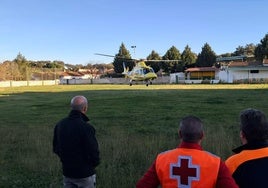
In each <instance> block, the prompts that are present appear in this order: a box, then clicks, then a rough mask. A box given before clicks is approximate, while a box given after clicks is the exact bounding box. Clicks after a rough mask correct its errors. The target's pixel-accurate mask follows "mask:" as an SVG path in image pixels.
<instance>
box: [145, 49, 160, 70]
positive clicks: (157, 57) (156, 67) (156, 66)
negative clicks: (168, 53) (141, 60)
mask: <svg viewBox="0 0 268 188" xmlns="http://www.w3.org/2000/svg"><path fill="white" fill-rule="evenodd" d="M146 59H147V60H157V61H148V62H146V64H147V65H149V66H151V67H152V68H153V69H154V71H155V72H158V71H159V70H160V69H161V64H162V63H161V61H159V60H161V59H162V58H161V56H160V55H159V54H158V53H157V52H155V51H154V50H152V52H151V54H150V55H149V56H147V58H146Z"/></svg>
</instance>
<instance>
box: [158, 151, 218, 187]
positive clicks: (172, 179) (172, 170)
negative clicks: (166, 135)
mask: <svg viewBox="0 0 268 188" xmlns="http://www.w3.org/2000/svg"><path fill="white" fill-rule="evenodd" d="M219 167H220V158H219V157H217V156H215V155H213V154H211V153H209V152H206V151H202V150H197V149H187V148H176V149H173V150H170V151H166V152H163V153H161V154H159V155H158V156H157V158H156V172H157V176H158V178H159V180H160V183H161V186H162V188H173V187H179V188H180V187H183V188H194V187H196V188H197V187H198V188H210V187H215V186H216V181H217V176H218V172H219Z"/></svg>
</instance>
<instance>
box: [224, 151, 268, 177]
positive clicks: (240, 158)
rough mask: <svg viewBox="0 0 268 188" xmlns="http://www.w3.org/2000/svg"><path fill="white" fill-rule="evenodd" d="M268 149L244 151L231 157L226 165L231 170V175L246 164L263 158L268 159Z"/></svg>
mask: <svg viewBox="0 0 268 188" xmlns="http://www.w3.org/2000/svg"><path fill="white" fill-rule="evenodd" d="M267 154H268V148H267V147H265V148H260V149H255V150H243V151H241V152H240V153H238V154H235V155H233V156H231V157H229V158H228V159H227V160H226V161H225V164H226V166H227V167H228V168H229V170H230V172H231V174H233V173H234V172H235V170H236V169H237V168H238V167H239V166H240V165H241V164H242V163H244V162H247V161H250V160H254V159H259V158H263V157H267Z"/></svg>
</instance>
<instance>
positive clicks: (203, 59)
mask: <svg viewBox="0 0 268 188" xmlns="http://www.w3.org/2000/svg"><path fill="white" fill-rule="evenodd" d="M215 62H216V54H215V52H214V51H212V49H211V47H210V46H209V44H208V43H205V44H204V46H203V47H202V51H201V53H199V54H198V56H197V60H196V66H198V67H211V66H213V65H214V63H215Z"/></svg>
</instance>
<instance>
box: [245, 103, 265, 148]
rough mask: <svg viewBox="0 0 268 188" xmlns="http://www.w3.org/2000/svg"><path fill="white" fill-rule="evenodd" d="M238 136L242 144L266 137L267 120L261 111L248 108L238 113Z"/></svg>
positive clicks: (263, 139) (262, 139)
mask: <svg viewBox="0 0 268 188" xmlns="http://www.w3.org/2000/svg"><path fill="white" fill-rule="evenodd" d="M240 137H241V141H242V143H243V144H246V143H251V142H256V141H265V140H267V139H268V122H267V118H266V116H265V114H264V113H263V112H262V111H260V110H256V109H252V108H249V109H245V110H243V111H242V112H241V113H240Z"/></svg>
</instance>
